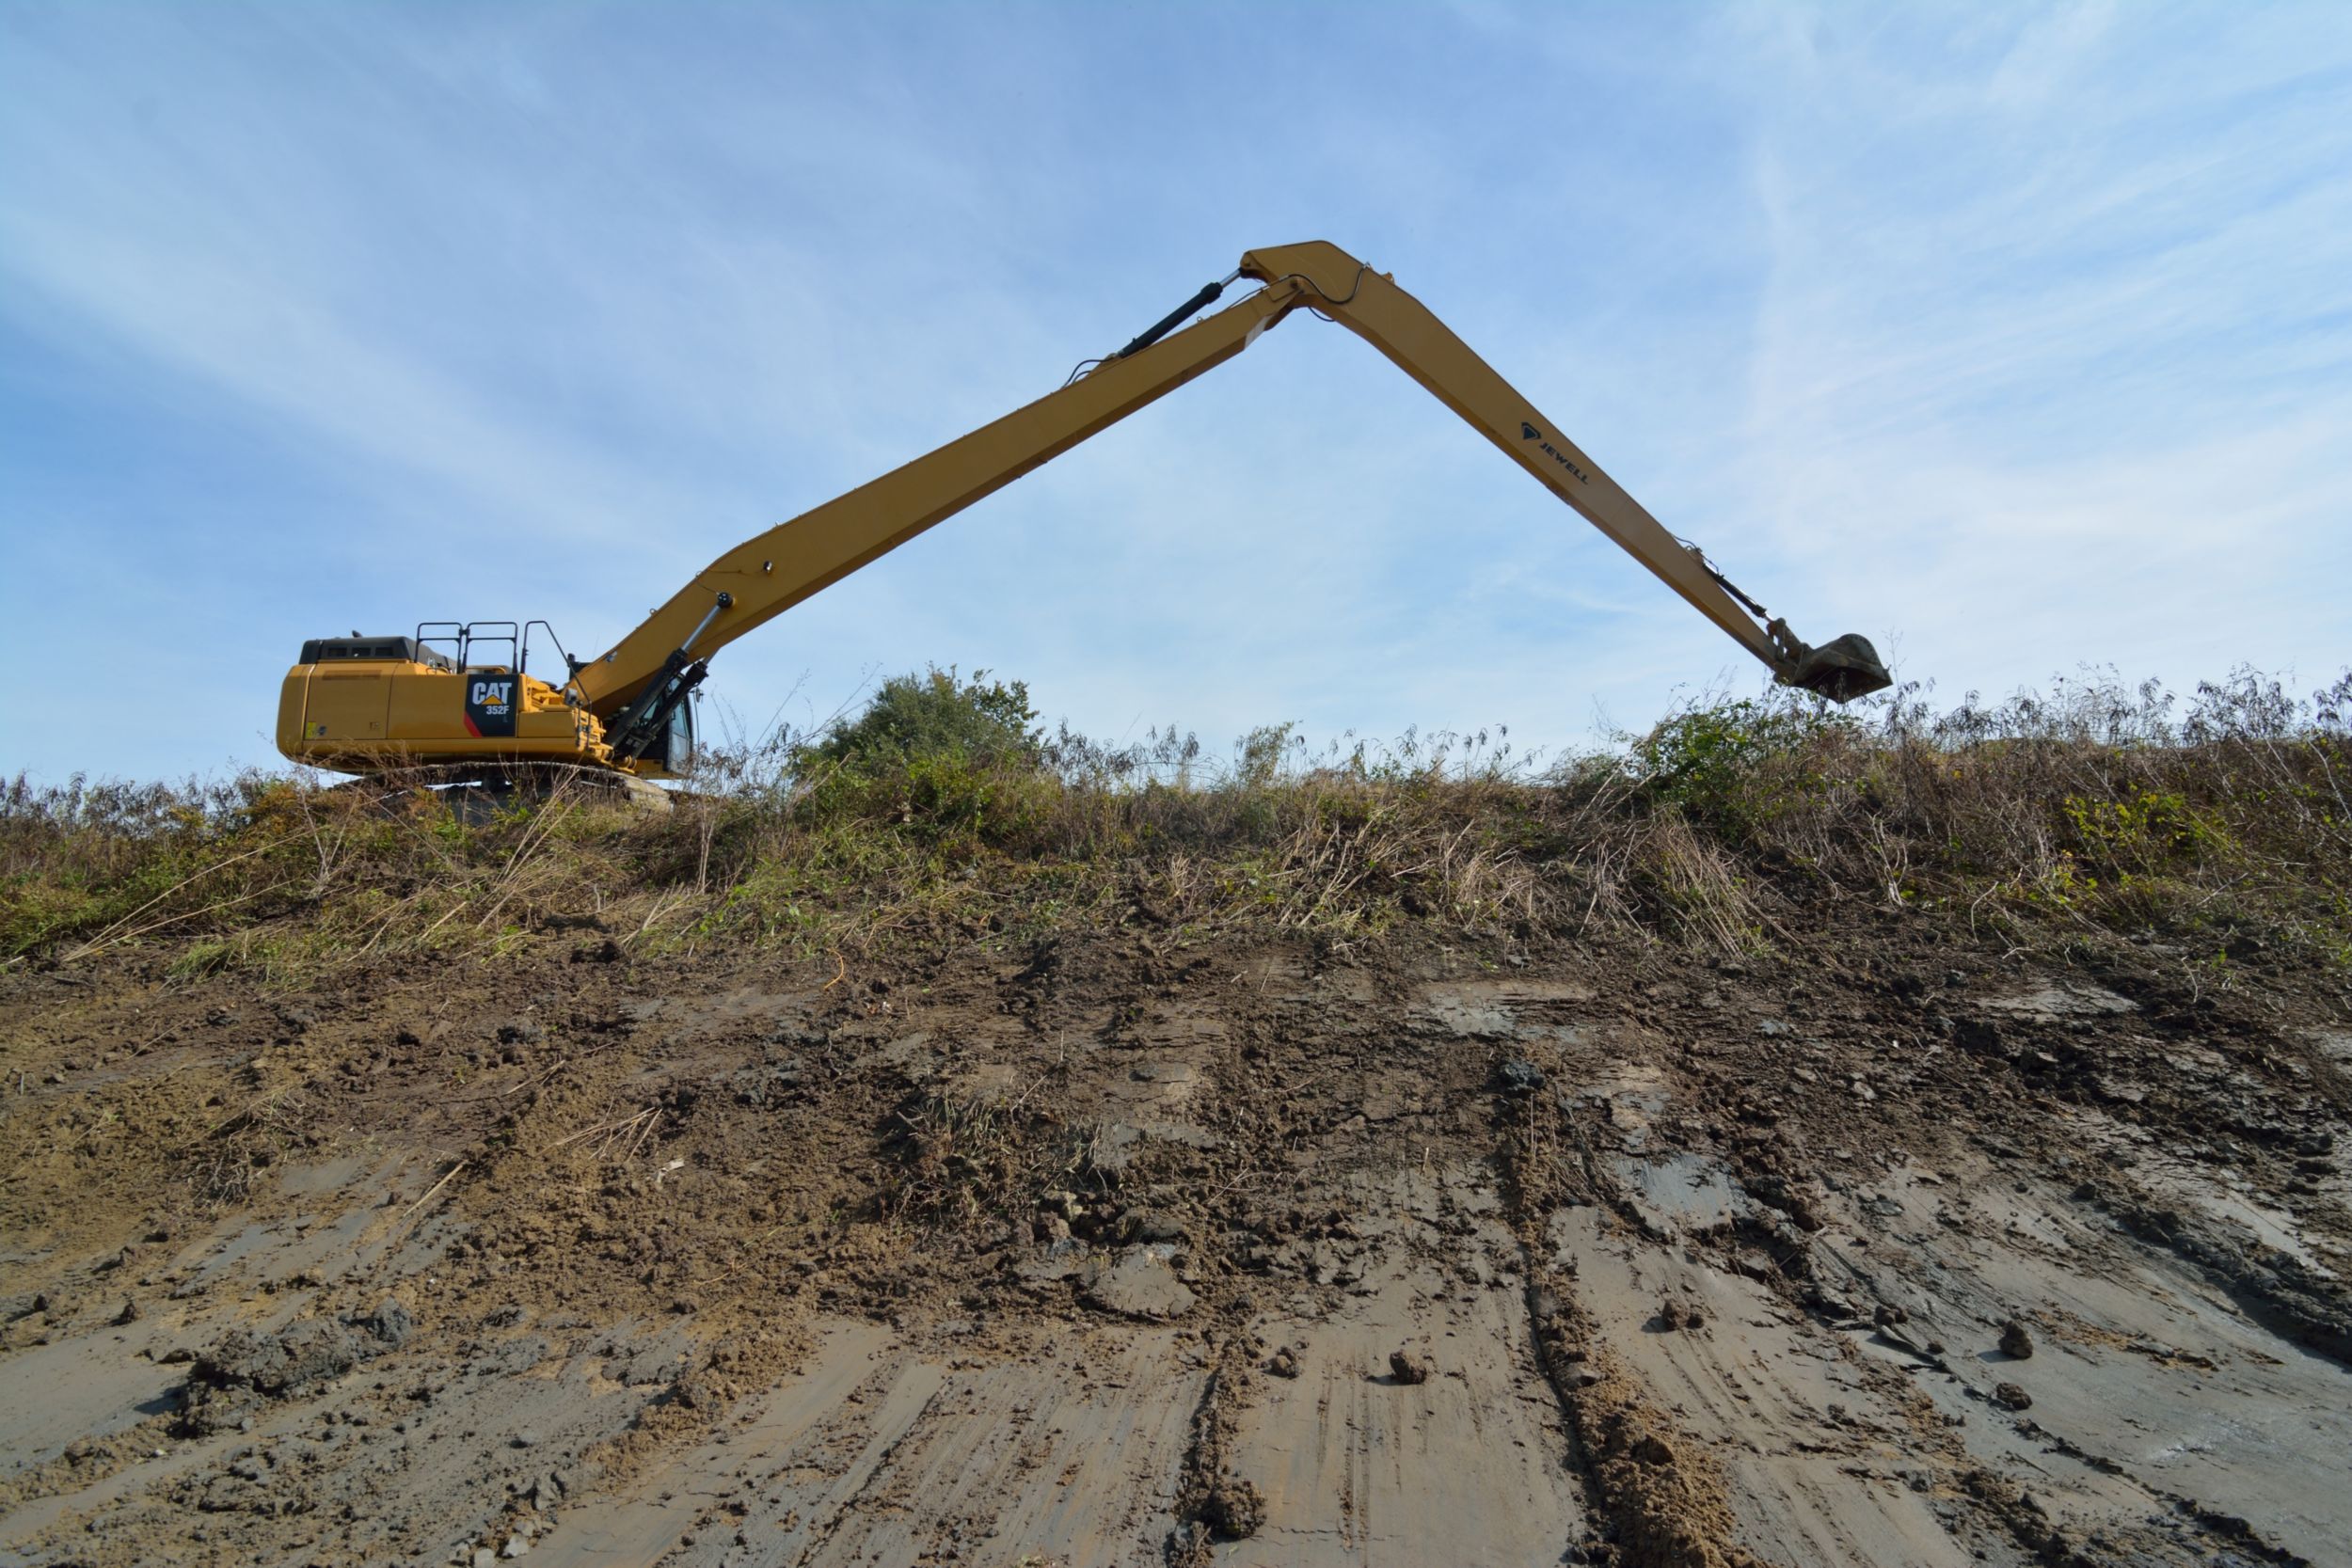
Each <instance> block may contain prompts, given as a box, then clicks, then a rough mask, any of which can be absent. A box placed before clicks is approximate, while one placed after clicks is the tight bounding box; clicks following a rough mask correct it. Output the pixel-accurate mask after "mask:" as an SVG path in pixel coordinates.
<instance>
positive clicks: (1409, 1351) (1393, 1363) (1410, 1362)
mask: <svg viewBox="0 0 2352 1568" xmlns="http://www.w3.org/2000/svg"><path fill="white" fill-rule="evenodd" d="M1434 1370H1436V1368H1435V1367H1434V1365H1433V1364H1432V1363H1431V1361H1430V1359H1429V1352H1428V1350H1427V1349H1426V1348H1425V1347H1419V1346H1414V1345H1406V1346H1404V1347H1402V1348H1400V1349H1397V1350H1392V1351H1391V1352H1389V1373H1390V1375H1391V1376H1392V1377H1393V1378H1395V1379H1396V1381H1397V1382H1399V1383H1426V1382H1428V1381H1429V1378H1430V1374H1431V1373H1432V1372H1433V1371H1434Z"/></svg>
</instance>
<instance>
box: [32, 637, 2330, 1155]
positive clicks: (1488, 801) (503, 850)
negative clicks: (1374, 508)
mask: <svg viewBox="0 0 2352 1568" xmlns="http://www.w3.org/2000/svg"><path fill="white" fill-rule="evenodd" d="M2184 708H2185V711H2178V714H2177V717H2176V710H2184ZM2347 721H2352V676H2347V677H2346V678H2345V680H2343V681H2339V682H2338V683H2337V684H2336V685H2335V686H2333V687H2331V688H2328V689H2325V690H2322V691H2320V692H2318V693H2316V694H2315V695H2314V696H2312V697H2311V698H2309V699H2304V700H2299V701H2298V700H2295V699H2293V698H2291V697H2290V696H2289V695H2288V694H2287V693H2285V692H2284V691H2283V690H2282V689H2280V687H2279V686H2278V684H2277V683H2275V682H2270V681H2266V680H2263V679H2261V678H2258V677H2255V676H2252V675H2250V674H2243V673H2242V674H2240V675H2238V676H2236V677H2233V679H2232V680H2231V681H2228V682H2222V683H2217V684H2213V685H2208V686H2206V687H2203V688H2201V689H2200V690H2199V692H2198V693H2197V695H2196V696H2195V697H2193V698H2192V699H2190V700H2189V701H2188V702H2187V703H2186V704H2185V705H2183V704H2181V703H2179V702H2178V701H2176V700H2175V699H2174V698H2173V697H2172V696H2171V695H2170V694H2169V693H2166V692H2164V691H2161V690H2159V689H2153V688H2146V687H2143V688H2137V689H2131V688H2125V687H2123V686H2122V685H2121V684H2120V683H2117V682H2113V681H2089V682H2080V683H2071V684H2069V683H2062V684H2061V685H2060V686H2059V688H2058V690H2057V691H2056V693H2055V694H2053V695H2049V696H2043V695H2039V694H2025V695H2021V696H2018V697H2015V698H2012V699H2010V701H2008V702H2005V703H2002V704H1998V705H1984V704H1980V703H1978V702H1976V701H1975V700H1973V699H1971V700H1970V701H1968V702H1966V703H1963V705H1960V706H1959V707H1958V708H1956V709H1953V710H1951V711H1948V712H1943V713H1937V712H1934V711H1931V709H1929V708H1928V707H1927V706H1926V705H1924V704H1922V703H1921V702H1920V701H1918V699H1917V694H1916V693H1915V692H1900V693H1897V694H1895V695H1893V696H1892V697H1890V698H1887V699H1881V700H1877V701H1875V702H1874V703H1872V704H1870V705H1863V706H1862V707H1861V709H1860V711H1843V710H1836V709H1831V708H1827V707H1824V706H1822V705H1819V704H1816V703H1813V702H1812V701H1810V700H1809V699H1803V698H1795V697H1790V696H1788V695H1786V694H1780V695H1776V696H1772V697H1768V698H1766V699H1762V700H1755V701H1740V702H1712V703H1706V704H1699V705H1692V706H1691V707H1689V708H1687V709H1686V710H1684V711H1683V712H1680V713H1678V714H1676V715H1674V716H1673V717H1671V718H1670V719H1669V720H1667V721H1665V722H1663V723H1661V724H1660V725H1659V726H1657V727H1656V728H1655V729H1654V730H1652V731H1651V732H1650V733H1649V734H1647V735H1645V736H1638V737H1627V739H1626V741H1625V743H1624V745H1623V748H1622V750H1620V751H1618V752H1614V753H1612V754H1606V755H1597V756H1587V757H1581V758H1575V759H1571V760H1570V761H1568V762H1565V763H1562V764H1558V765H1554V766H1552V767H1549V768H1537V767H1534V766H1531V765H1529V764H1527V763H1525V762H1523V761H1520V760H1518V759H1514V758H1512V757H1511V756H1510V755H1509V752H1508V749H1507V747H1490V746H1488V745H1486V743H1485V741H1486V737H1483V736H1473V737H1470V738H1469V739H1468V740H1463V739H1459V738H1457V737H1452V736H1437V737H1419V736H1407V737H1406V739H1405V740H1404V741H1402V742H1400V743H1399V744H1398V745H1397V746H1395V747H1392V748H1389V749H1387V750H1375V749H1369V748H1364V747H1353V748H1350V749H1348V750H1346V751H1344V752H1343V751H1340V750H1338V749H1334V750H1332V751H1330V752H1326V753H1324V754H1322V755H1319V756H1315V755H1308V754H1306V753H1305V752H1303V749H1301V748H1299V747H1298V746H1297V745H1296V743H1295V740H1293V739H1292V738H1291V736H1290V735H1289V732H1288V731H1287V730H1286V729H1275V730H1268V731H1262V732H1259V734H1258V735H1256V736H1250V737H1248V738H1247V739H1245V741H1244V742H1243V743H1242V745H1241V746H1240V747H1239V748H1237V755H1236V759H1235V762H1234V763H1233V765H1232V766H1231V767H1230V768H1224V769H1221V770H1220V769H1214V768H1209V767H1207V766H1206V765H1204V764H1203V763H1202V762H1201V761H1200V754H1199V748H1198V747H1197V745H1194V744H1192V743H1191V742H1190V741H1189V737H1187V739H1186V740H1185V741H1184V743H1182V744H1178V743H1174V742H1172V741H1166V740H1155V741H1154V742H1153V744H1152V745H1151V746H1149V747H1147V748H1140V749H1136V750H1134V751H1130V752H1106V751H1104V749H1102V748H1099V747H1091V746H1089V745H1087V744H1086V743H1085V742H1083V741H1082V740H1080V739H1078V738H1077V737H1074V736H1069V735H1068V734H1067V733H1066V732H1065V733H1064V734H1063V735H1062V736H1060V737H1059V738H1058V739H1057V740H1055V741H1052V742H1046V741H1043V740H1042V739H1039V740H1038V741H1037V743H1036V744H1034V745H1033V746H1032V747H1030V748H1029V749H1028V750H1027V751H1026V752H1024V753H1022V754H1019V755H1011V756H1008V755H1005V754H1001V753H999V754H992V755H991V756H990V757H988V758H987V759H986V760H979V761H976V760H974V758H973V757H971V756H970V755H968V754H966V753H963V752H953V751H950V752H940V753H936V754H926V755H922V756H917V757H913V758H910V757H907V756H904V755H897V756H894V757H892V758H891V759H889V760H888V762H887V764H886V765H871V766H866V767H864V768H859V767H857V766H855V764H854V759H852V760H851V762H850V763H845V762H844V761H843V760H842V759H841V758H840V757H838V756H833V757H827V758H825V759H823V760H822V762H821V766H820V767H818V766H812V765H811V763H810V758H811V757H812V756H813V754H814V753H812V752H809V751H807V750H805V749H803V750H801V751H799V752H794V750H793V749H792V748H789V747H786V746H771V747H769V748H765V749H757V750H747V751H739V752H735V753H732V754H729V755H726V756H723V757H720V758H718V759H716V762H715V764H714V766H713V768H712V769H711V771H710V773H709V775H708V777H707V779H706V780H704V781H703V782H702V784H701V787H699V788H698V789H697V790H695V791H694V792H692V793H691V794H688V795H685V796H683V797H682V798H681V799H680V800H679V803H678V809H677V810H675V812H673V813H672V814H670V815H669V816H644V815H634V814H631V813H629V812H628V811H626V810H624V809H622V808H620V807H618V806H616V805H614V804H612V802H610V801H609V800H603V799H600V798H597V797H594V796H590V795H585V794H578V793H575V794H570V795H563V794H559V795H558V796H557V797H555V798H554V799H552V800H548V801H547V802H545V803H544V804H541V805H540V806H538V807H537V808H536V809H533V810H528V811H525V810H515V811H508V812H490V813H484V812H482V811H480V810H479V809H478V808H475V809H469V810H456V809H453V807H452V804H451V802H449V801H448V800H442V799H437V798H435V797H433V796H431V795H430V794H429V793H424V792H418V793H416V794H413V795H410V796H407V797H405V798H401V799H397V800H392V801H390V802H389V803H388V802H387V801H386V800H384V799H383V798H382V797H383V794H384V792H382V791H377V790H368V791H361V790H355V789H328V788H321V787H319V786H318V785H317V784H315V783H312V782H308V781H305V780H301V779H294V778H287V777H281V776H271V775H262V774H248V775H245V776H242V777H240V778H237V779H235V780H232V781H230V782H228V783H226V784H212V785H200V786H183V787H178V788H171V787H166V786H160V785H124V784H88V783H87V782H85V781H81V780H75V781H73V782H72V784H68V785H66V786H63V787H62V788H53V789H46V790H44V789H38V788H35V787H33V786H31V785H29V784H27V783H26V782H25V781H24V780H23V779H22V778H20V779H19V780H17V781H16V782H15V783H14V784H12V785H9V786H8V788H7V789H6V790H5V791H0V958H5V959H6V960H7V961H11V962H25V961H37V962H44V963H48V962H56V963H68V964H71V963H76V962H81V961H85V960H87V959H88V958H92V957H95V956H97V955H100V954H107V953H124V952H128V953H132V954H143V955H150V956H151V957H152V958H153V959H154V961H155V962H156V964H157V966H158V967H159V969H161V970H163V971H164V972H166V973H167V974H182V975H187V974H203V973H208V972H211V971H215V970H219V969H236V970H240V971H244V972H247V973H251V974H255V975H257V976H258V977H260V978H261V979H262V980H263V981H265V982H268V981H285V982H293V981H296V980H303V981H310V980H315V979H316V978H318V977H319V976H320V975H322V974H331V973H333V972H335V971H336V970H338V969H342V968H349V967H353V966H359V965H365V964H369V963H371V962H374V961H378V960H380V959H381V958H385V957H387V956H389V955H392V954H398V953H403V952H412V951H418V950H430V951H435V952H440V953H454V954H458V955H468V954H470V955H475V956H480V957H491V956H494V955H496V954H498V953H499V952H501V951H503V950H505V949H506V948H507V947H509V946H511V945H512V944H514V943H515V942H517V941H520V940H522V939H523V938H524V937H525V936H527V935H528V934H530V933H532V932H546V931H557V930H580V932H581V936H582V938H583V939H584V940H589V941H592V942H606V941H609V942H615V943H618V944H620V945H621V946H623V947H624V948H632V949H639V950H657V949H658V950H668V951H674V952H692V951H695V950H699V949H701V948H703V947H706V946H709V945H714V944H738V943H744V942H751V943H775V944H783V945H786V946H788V947H790V948H792V949H794V950H796V951H800V952H803V953H805V954H808V955H812V956H824V955H835V956H838V955H842V954H854V953H857V952H860V951H867V950H872V949H876V948H881V947H888V946H891V945H894V944H907V943H917V944H919V943H926V942H932V943H935V942H955V941H968V940H975V939H981V940H997V939H1003V940H1008V941H1013V942H1018V941H1023V940H1027V939H1032V938H1036V937H1040V936H1042V935H1045V934H1048V933H1050V932H1052V931H1054V930H1056V929H1060V928H1067V927H1073V926H1075V925H1080V924H1086V923H1108V924H1120V923H1131V924H1134V925H1136V927H1140V928H1142V929H1143V930H1144V931H1145V932H1146V933H1147V940H1157V939H1153V938H1151V937H1149V935H1148V933H1150V932H1152V931H1166V932H1168V933H1172V934H1183V933H1189V934H1192V935H1204V934H1211V933H1216V932H1218V931H1226V930H1236V929H1246V928H1256V929H1263V928H1268V927H1271V928H1274V929H1277V930H1283V931H1292V932H1297V933H1302V934H1304V935H1306V936H1308V937H1310V938H1311V939H1312V940H1316V941H1320V942H1333V943H1349V942H1365V941H1377V940H1379V939H1380V938H1381V937H1382V936H1383V934H1384V933H1387V932H1389V931H1391V929H1393V928H1395V927H1398V926H1399V925H1400V924H1403V923H1416V922H1418V923H1431V924H1435V925H1438V926H1440V927H1444V928H1446V929H1449V930H1452V931H1454V932H1457V933H1461V934H1466V935H1470V936H1486V937H1496V938H1500V939H1502V940H1506V941H1508V940H1524V939H1530V938H1533V937H1534V936H1536V935H1538V934H1553V935H1558V934H1575V933H1585V934H1592V933H1595V932H1609V933H1615V934H1620V935H1632V936H1636V937H1639V938H1642V939H1644V940H1653V941H1660V942H1672V943H1677V944H1679V945H1683V946H1687V947H1689V948H1691V949H1693V950H1696V951H1704V952H1713V953H1720V954H1738V953H1741V952H1746V951H1751V950H1754V949H1756V948H1758V947H1761V946H1769V945H1771V944H1772V942H1774V941H1775V938H1776V933H1777V931H1778V930H1779V928H1780V926H1781V923H1782V921H1783V919H1784V917H1785V916H1786V915H1787V914H1788V911H1791V910H1792V909H1796V908H1799V907H1803V906H1810V905H1817V904H1820V903H1821V902H1823V901H1837V902H1842V903H1848V904H1851V905H1854V906H1857V907H1861V906H1877V907H1884V908H1889V909H1902V910H1908V911H1928V912H1931V913H1940V914H1942V915H1944V916H1945V917H1947V918H1950V919H1952V920H1955V921H1958V922H1964V923H1966V924H1967V925H1969V926H1971V927H1975V928H1977V929H1979V930H1981V929H1985V928H1987V927H1991V928H1992V929H1994V931H1996V932H1999V933H2001V934H2005V935H2008V936H2010V937H2011V938H2012V939H2013V940H2018V941H2023V942H2030V941H2034V940H2040V939H2041V938H2042V937H2044V936H2048V935H2051V934H2058V935H2062V934H2063V933H2064V932H2066V931H2068V930H2070V929H2075V930H2079V929H2082V928H2087V927H2099V928H2106V929H2112V930H2127V931H2133V932H2156V933H2165V934H2169V935H2170V936H2173V937H2178V938H2185V939H2188V940H2190V941H2191V943H2192V945H2195V946H2198V947H2199V948H2200V950H2201V951H2209V952H2210V953H2211V954H2212V955H2213V956H2215V957H2216V958H2217V959H2218V960H2219V961H2225V962H2226V961H2227V960H2228V959H2229V958H2230V957H2231V955H2232V953H2233V947H2234V948H2236V949H2240V950H2242V949H2243V948H2244V946H2245V944H2247V943H2249V942H2250V943H2255V944H2259V945H2265V946H2271V947H2280V948H2283V949H2287V950H2291V951H2293V952H2295V953H2296V954H2300V955H2303V956H2307V957H2311V958H2316V959H2319V960H2323V961H2328V962H2333V963H2339V964H2341V963H2344V962H2347V961H2352V948H2348V946H2347V944H2348V943H2352V937H2348V936H2347V933H2348V932H2352V871H2348V868H2352V805H2347V799H2346V798H2347V792H2348V790H2352V779H2348V778H2347V772H2348V771H2352V750H2348V748H2347ZM949 1119H950V1120H952V1118H949Z"/></svg>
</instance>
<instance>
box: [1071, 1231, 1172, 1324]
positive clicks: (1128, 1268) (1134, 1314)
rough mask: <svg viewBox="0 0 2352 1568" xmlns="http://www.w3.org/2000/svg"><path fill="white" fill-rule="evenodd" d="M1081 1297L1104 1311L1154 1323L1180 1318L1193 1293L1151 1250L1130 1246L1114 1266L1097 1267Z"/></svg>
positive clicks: (1088, 1277) (1156, 1253) (1165, 1260)
mask: <svg viewBox="0 0 2352 1568" xmlns="http://www.w3.org/2000/svg"><path fill="white" fill-rule="evenodd" d="M1080 1296H1081V1298H1082V1299H1083V1300H1084V1301H1085V1302H1086V1304H1087V1305H1088V1306H1089V1307H1097V1308H1100V1309H1101V1310H1103V1311H1105V1312H1116V1313H1119V1314H1120V1316H1122V1317H1128V1318H1150V1319H1152V1320H1155V1321H1162V1320H1166V1319H1168V1318H1178V1317H1182V1316H1184V1314H1185V1313H1186V1312H1189V1311H1190V1310H1192V1304H1193V1294H1192V1291H1190V1290H1188V1289H1186V1288H1185V1285H1184V1281H1183V1280H1181V1279H1179V1278H1177V1277H1176V1271H1175V1269H1173V1268H1172V1267H1170V1266H1169V1264H1168V1259H1166V1258H1163V1257H1161V1256H1160V1255H1159V1254H1158V1252H1156V1251H1155V1250H1153V1249H1152V1248H1150V1247H1130V1248H1129V1249H1128V1250H1127V1251H1126V1252H1125V1253H1124V1254H1122V1255H1121V1256H1120V1259H1119V1260H1118V1261H1117V1262H1116V1263H1109V1264H1097V1265H1096V1266H1095V1267H1094V1269H1093V1270H1092V1271H1091V1272H1090V1273H1089V1275H1087V1280H1086V1284H1085V1286H1084V1288H1083V1289H1082V1290H1081V1291H1080Z"/></svg>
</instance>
